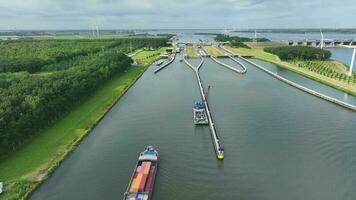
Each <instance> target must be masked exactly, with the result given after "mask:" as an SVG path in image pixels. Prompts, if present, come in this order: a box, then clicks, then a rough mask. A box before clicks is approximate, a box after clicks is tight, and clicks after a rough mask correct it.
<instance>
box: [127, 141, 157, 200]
mask: <svg viewBox="0 0 356 200" xmlns="http://www.w3.org/2000/svg"><path fill="white" fill-rule="evenodd" d="M158 163H159V155H158V152H157V151H156V150H155V149H154V148H153V147H152V146H148V147H147V148H146V150H145V151H143V152H142V153H141V154H140V156H139V158H138V161H137V164H136V167H135V170H134V172H133V174H132V176H131V180H130V183H129V185H128V187H127V190H126V192H125V194H124V200H150V199H151V197H152V192H153V185H154V182H155V178H156V172H157V167H158Z"/></svg>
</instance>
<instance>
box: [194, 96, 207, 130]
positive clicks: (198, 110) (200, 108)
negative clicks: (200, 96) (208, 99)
mask: <svg viewBox="0 0 356 200" xmlns="http://www.w3.org/2000/svg"><path fill="white" fill-rule="evenodd" d="M193 117H194V124H195V125H200V124H208V123H209V121H208V117H207V116H206V109H205V103H204V102H203V101H201V100H199V101H196V102H195V103H194V108H193Z"/></svg>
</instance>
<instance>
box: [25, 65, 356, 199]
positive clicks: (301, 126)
mask: <svg viewBox="0 0 356 200" xmlns="http://www.w3.org/2000/svg"><path fill="white" fill-rule="evenodd" d="M179 59H180V58H178V59H176V60H175V62H174V63H173V64H172V65H170V66H168V67H167V68H166V69H164V70H162V71H161V72H159V73H157V74H156V75H155V74H154V73H153V71H154V69H155V68H156V66H152V67H151V68H149V69H148V71H146V72H145V74H144V75H143V76H142V78H140V79H139V80H138V82H137V83H136V84H135V85H134V86H133V87H132V88H131V89H130V90H129V91H128V93H127V94H126V95H125V96H124V97H123V98H122V99H121V100H120V101H119V103H117V104H116V105H115V106H114V107H113V109H112V110H111V111H110V112H109V113H108V114H107V115H106V116H105V118H104V119H103V120H102V121H101V122H100V123H99V124H98V126H97V127H96V128H95V129H94V130H93V132H92V133H91V134H90V135H89V136H88V137H87V138H86V139H85V140H84V141H83V142H82V143H81V144H80V146H79V147H78V148H77V149H76V150H75V151H74V152H73V153H72V154H71V155H70V156H69V157H68V158H67V159H66V160H65V161H64V162H63V164H62V165H61V166H60V167H59V168H58V169H57V170H56V171H55V173H54V174H53V176H52V177H51V178H49V179H48V181H46V182H45V183H44V184H43V185H42V186H41V187H40V188H39V190H38V191H37V192H35V193H34V195H33V196H32V198H31V199H32V200H39V199H41V200H42V199H46V200H62V199H68V200H69V199H70V200H71V199H73V200H74V199H75V200H81V199H83V200H97V199H120V198H122V196H123V193H124V191H125V190H126V187H127V184H128V182H129V179H130V176H131V173H132V170H133V169H134V166H135V163H136V161H137V157H138V154H139V152H141V151H142V150H143V149H144V148H145V146H146V145H154V146H155V147H157V148H158V149H159V153H160V154H161V163H160V166H159V169H158V175H157V180H156V184H155V189H154V195H153V199H154V200H168V199H169V200H181V199H184V200H196V199H207V200H210V199H211V200H214V199H251V200H267V199H271V200H272V199H273V200H274V199H285V200H299V199H305V200H335V199H347V200H353V199H355V198H356V191H355V186H356V173H355V172H356V171H355V169H356V114H355V113H354V112H351V111H349V110H346V109H343V108H341V107H338V106H335V105H334V104H331V103H328V102H326V101H323V100H320V99H319V98H316V97H313V96H311V95H309V94H306V93H304V92H301V91H299V90H297V89H294V88H292V87H290V86H289V85H286V84H284V83H282V82H280V81H278V80H276V79H274V78H272V77H271V76H269V75H267V74H265V73H264V72H261V71H259V70H258V69H256V68H255V67H252V66H251V65H249V64H246V66H247V67H248V72H247V74H245V75H239V74H236V73H234V72H232V71H231V70H228V69H226V68H224V67H222V66H220V65H217V64H216V63H214V62H213V61H212V60H211V59H206V60H205V63H204V65H203V67H202V68H201V73H200V74H201V78H202V81H203V85H204V87H205V88H206V87H207V86H208V85H210V86H211V89H210V92H209V95H208V100H209V105H210V107H211V110H212V115H213V117H214V119H215V124H216V126H217V131H218V134H219V135H220V138H221V141H222V144H223V146H224V147H225V152H226V158H225V160H224V161H222V162H220V161H218V160H217V159H216V158H215V154H214V149H213V144H212V141H211V137H210V134H209V130H208V128H207V127H203V126H199V127H196V126H194V125H193V119H192V106H193V102H194V100H196V99H198V98H200V96H199V91H198V86H197V83H196V79H195V77H194V74H193V71H192V70H191V69H190V68H189V67H188V66H186V65H185V64H184V63H181V62H179ZM222 61H224V62H226V63H229V62H231V64H234V62H232V61H229V60H227V59H222ZM191 62H194V63H195V64H197V63H199V60H196V61H191ZM234 66H237V65H236V64H234ZM299 81H300V82H301V83H303V84H310V83H309V82H310V80H308V79H300V80H299ZM315 87H318V86H317V85H315ZM320 88H322V87H320Z"/></svg>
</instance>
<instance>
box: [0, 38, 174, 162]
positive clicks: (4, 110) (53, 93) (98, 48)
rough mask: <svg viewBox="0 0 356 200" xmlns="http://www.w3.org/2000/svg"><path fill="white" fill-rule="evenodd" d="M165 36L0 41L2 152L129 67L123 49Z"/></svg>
mask: <svg viewBox="0 0 356 200" xmlns="http://www.w3.org/2000/svg"><path fill="white" fill-rule="evenodd" d="M167 40H168V38H167V37H142V38H137V37H132V38H119V39H97V40H90V39H88V40H86V39H78V40H17V41H1V42H0V156H1V152H2V153H4V152H7V151H11V150H15V149H16V148H18V147H19V146H21V145H22V144H24V143H25V142H26V141H27V140H29V139H30V138H31V137H32V136H33V135H34V134H35V133H36V132H37V131H38V130H40V129H42V128H44V127H46V126H47V125H49V124H50V123H51V122H53V121H54V120H56V119H58V118H60V117H61V116H62V115H63V114H64V113H65V112H67V111H69V110H70V109H71V108H72V107H73V106H74V105H76V104H79V103H80V102H81V101H83V100H84V99H85V97H87V96H89V95H90V94H91V93H92V92H93V91H94V90H95V89H97V88H98V87H99V86H100V85H101V84H102V83H103V82H105V81H107V80H109V79H110V78H111V77H113V76H114V75H116V74H118V73H122V72H124V71H125V70H126V69H127V68H128V67H131V63H132V59H131V58H130V57H128V56H126V53H129V52H131V51H134V50H136V49H140V48H145V47H146V48H158V47H161V46H165V45H166V43H167Z"/></svg>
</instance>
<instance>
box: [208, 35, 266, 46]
mask: <svg viewBox="0 0 356 200" xmlns="http://www.w3.org/2000/svg"><path fill="white" fill-rule="evenodd" d="M214 39H215V41H217V42H229V43H230V45H231V46H232V47H236V48H238V47H242V48H250V47H249V46H247V45H246V44H244V42H252V41H254V39H251V38H247V37H239V36H229V35H224V34H219V35H217V36H215V38H214ZM256 41H257V42H268V41H270V40H269V39H267V38H256Z"/></svg>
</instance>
